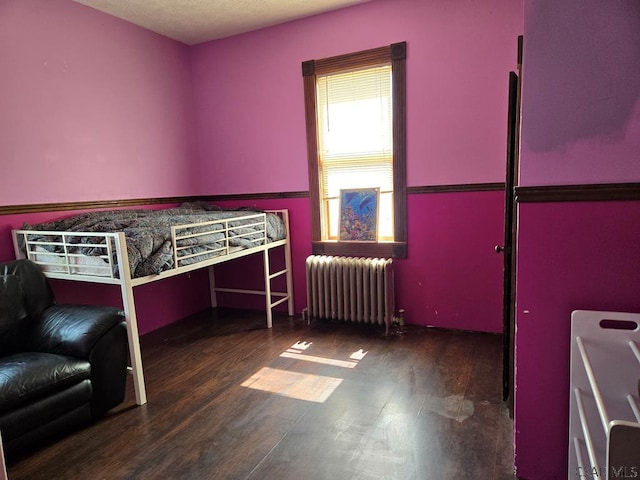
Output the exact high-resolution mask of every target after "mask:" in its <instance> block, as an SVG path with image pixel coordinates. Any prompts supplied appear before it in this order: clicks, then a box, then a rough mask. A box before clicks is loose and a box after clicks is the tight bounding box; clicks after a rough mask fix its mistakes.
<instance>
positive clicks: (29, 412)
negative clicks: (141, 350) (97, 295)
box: [0, 260, 128, 459]
mask: <svg viewBox="0 0 640 480" xmlns="http://www.w3.org/2000/svg"><path fill="white" fill-rule="evenodd" d="M127 358H128V346H127V332H126V324H125V323H124V321H123V314H122V312H121V311H120V310H118V309H116V308H111V307H101V306H87V305H57V304H56V303H55V300H54V298H53V294H52V292H51V289H50V287H49V284H48V283H47V279H46V277H45V276H44V274H43V273H42V271H41V270H40V267H38V265H36V264H35V263H33V262H30V261H29V260H16V261H13V262H9V263H2V264H0V433H1V434H2V440H3V443H4V448H5V452H6V453H7V456H8V458H9V459H10V458H11V456H12V455H13V454H17V453H21V452H23V451H25V450H28V449H29V448H30V447H32V446H34V445H36V444H40V443H42V442H44V441H48V440H51V439H52V438H54V437H57V436H59V435H61V434H63V433H66V432H69V431H71V430H74V429H77V428H78V427H80V426H82V425H85V424H87V423H88V422H90V421H91V420H93V419H97V418H99V417H101V416H103V415H104V414H105V413H106V412H107V411H108V410H109V409H111V408H113V407H115V406H116V405H118V404H120V403H122V401H123V400H124V394H125V385H126V375H127Z"/></svg>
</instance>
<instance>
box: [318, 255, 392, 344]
mask: <svg viewBox="0 0 640 480" xmlns="http://www.w3.org/2000/svg"><path fill="white" fill-rule="evenodd" d="M306 272H307V275H306V277H307V307H308V313H309V318H310V319H311V318H325V319H330V320H339V321H347V322H359V323H372V324H377V325H385V326H386V330H387V333H388V332H389V328H390V326H391V322H392V320H393V317H394V309H395V300H394V281H393V260H391V259H381V258H360V257H335V256H326V255H311V256H309V257H307V261H306Z"/></svg>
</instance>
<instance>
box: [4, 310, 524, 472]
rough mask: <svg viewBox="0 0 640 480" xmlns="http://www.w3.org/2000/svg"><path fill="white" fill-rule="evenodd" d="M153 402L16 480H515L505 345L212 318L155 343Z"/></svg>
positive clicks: (433, 332)
mask: <svg viewBox="0 0 640 480" xmlns="http://www.w3.org/2000/svg"><path fill="white" fill-rule="evenodd" d="M142 355H143V365H144V368H145V379H146V382H147V392H148V397H149V403H148V404H146V405H144V406H136V405H135V401H134V399H135V397H134V392H133V388H132V383H131V382H129V384H128V386H127V398H126V401H125V404H123V405H122V406H119V407H118V408H116V409H114V410H113V411H112V412H111V413H110V414H109V415H108V416H107V417H106V418H104V419H102V420H101V421H99V422H97V423H95V424H93V425H90V426H89V427H87V428H85V429H83V430H81V431H78V432H76V433H74V434H71V435H69V436H67V437H65V438H62V439H59V440H58V441H56V442H55V443H53V444H51V445H48V446H43V447H42V448H40V449H38V450H36V451H34V452H31V453H30V454H29V455H27V456H24V457H22V458H19V459H14V460H13V461H12V462H11V463H10V464H9V467H8V471H9V478H10V479H12V480H14V479H48V480H51V479H88V478H91V479H93V478H108V479H151V478H154V479H155V478H160V479H173V478H189V479H196V480H197V479H234V480H235V479H238V480H263V479H274V480H286V479H296V480H298V479H305V480H329V479H331V480H334V479H338V480H341V479H362V480H367V479H371V480H380V479H385V480H386V479H389V480H394V479H395V480H413V479H416V480H425V479H426V480H429V479H434V480H442V479H453V478H482V479H488V480H490V479H495V480H505V479H513V478H514V477H513V474H512V470H513V469H512V457H513V447H512V422H511V419H509V417H508V410H507V406H506V405H505V404H504V403H503V402H502V401H501V390H500V389H501V374H500V368H501V338H500V336H498V335H490V334H482V333H471V332H458V331H448V330H440V329H428V328H425V327H412V326H409V327H408V328H407V332H406V333H405V334H403V335H389V336H386V335H385V334H384V331H383V330H381V329H379V328H375V327H371V326H367V325H352V324H331V323H329V324H325V323H321V322H314V323H313V324H312V325H311V326H308V325H306V324H304V323H303V322H302V321H301V320H299V319H290V318H288V317H281V316H277V317H276V318H275V319H274V327H273V329H270V330H269V329H266V328H264V315H263V314H260V313H256V312H239V311H228V310H222V309H219V310H212V311H207V312H203V313H202V314H199V315H196V316H193V317H191V318H188V319H185V320H183V321H181V322H177V323H176V324H173V325H170V326H167V327H165V328H163V329H160V330H157V331H155V332H152V333H150V334H148V335H145V336H144V337H143V338H142Z"/></svg>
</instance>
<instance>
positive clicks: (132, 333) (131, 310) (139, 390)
mask: <svg viewBox="0 0 640 480" xmlns="http://www.w3.org/2000/svg"><path fill="white" fill-rule="evenodd" d="M125 242H126V240H125V236H124V233H123V232H120V233H118V241H117V242H116V255H117V257H118V265H119V267H120V268H119V272H120V291H121V292H122V306H123V308H124V317H125V321H126V322H127V337H128V339H129V356H130V358H131V371H132V374H133V388H134V390H135V393H136V403H137V404H138V405H144V404H145V403H147V392H146V389H145V386H144V372H143V371H142V355H141V353H140V335H139V334H138V320H137V318H136V306H135V302H134V301H133V285H132V283H131V272H130V270H129V257H128V256H127V255H126V254H125V253H126V252H123V249H122V248H121V246H122V245H125Z"/></svg>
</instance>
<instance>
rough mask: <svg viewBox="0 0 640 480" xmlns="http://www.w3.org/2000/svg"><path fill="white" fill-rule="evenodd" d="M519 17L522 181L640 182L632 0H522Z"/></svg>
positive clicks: (638, 39) (639, 96) (637, 40)
mask: <svg viewBox="0 0 640 480" xmlns="http://www.w3.org/2000/svg"><path fill="white" fill-rule="evenodd" d="M525 18H526V22H525V43H524V52H525V55H524V59H525V60H524V82H523V84H524V86H523V91H522V103H523V115H522V163H521V170H520V175H521V177H520V184H521V185H557V184H559V185H562V184H582V183H616V182H637V181H640V162H638V152H640V135H638V131H640V62H638V59H639V58H640V28H639V27H638V25H639V22H640V5H639V4H638V2H626V1H621V0H615V1H611V2H599V1H597V0H587V1H579V0H567V1H562V2H555V1H553V0H527V1H525ZM605 159H606V160H605Z"/></svg>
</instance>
